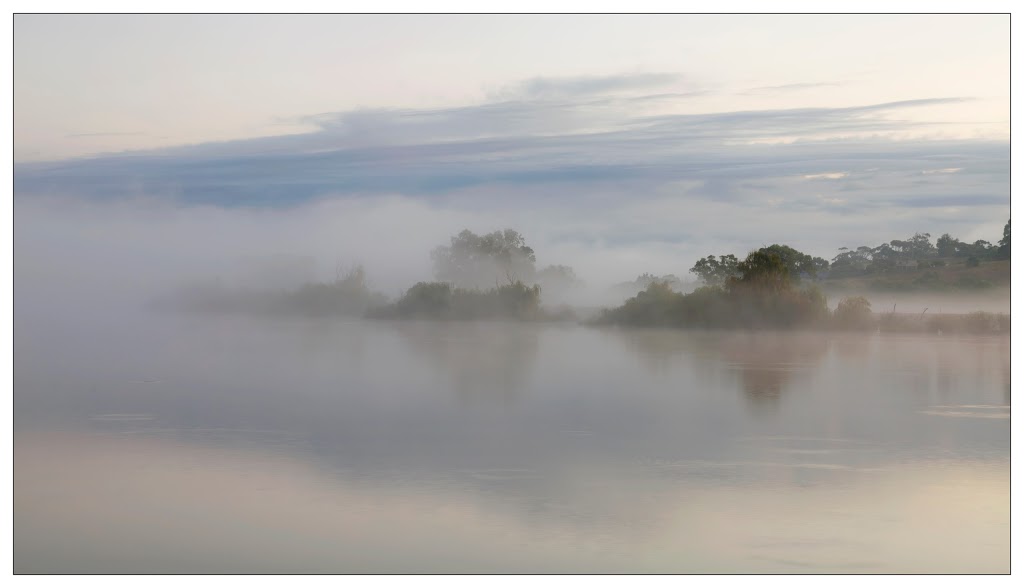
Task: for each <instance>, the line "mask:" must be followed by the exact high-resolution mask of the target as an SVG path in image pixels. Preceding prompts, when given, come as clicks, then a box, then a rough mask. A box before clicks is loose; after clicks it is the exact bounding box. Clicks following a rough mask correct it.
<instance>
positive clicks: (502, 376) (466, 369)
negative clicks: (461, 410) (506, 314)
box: [391, 322, 539, 406]
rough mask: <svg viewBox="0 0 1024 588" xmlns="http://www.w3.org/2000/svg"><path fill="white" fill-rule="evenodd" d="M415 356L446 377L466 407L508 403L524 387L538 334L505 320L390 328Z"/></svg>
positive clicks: (537, 342) (532, 360)
mask: <svg viewBox="0 0 1024 588" xmlns="http://www.w3.org/2000/svg"><path fill="white" fill-rule="evenodd" d="M391 326H392V327H393V328H394V331H395V332H396V333H399V334H400V335H401V337H402V339H403V340H404V341H405V343H407V344H408V345H409V347H410V348H411V349H412V350H413V351H414V352H415V353H416V355H417V356H419V357H423V358H426V359H427V360H428V361H429V362H430V363H431V365H433V366H434V367H435V368H436V369H438V370H440V371H441V372H443V373H444V374H446V375H447V377H448V378H449V381H450V386H451V390H452V391H453V392H454V393H455V395H456V397H457V398H458V400H459V402H460V403H462V404H464V405H474V404H478V403H489V402H498V403H500V404H502V405H506V406H507V405H510V404H513V403H514V402H516V400H517V399H518V397H519V396H520V395H521V394H522V393H523V391H524V390H525V389H526V385H527V381H528V379H529V374H530V372H531V370H532V368H533V364H534V362H535V360H536V358H537V349H538V345H539V339H538V331H537V329H536V328H535V327H534V326H532V325H523V324H518V323H506V322H457V323H452V324H450V325H446V326H445V327H444V328H439V326H438V324H436V323H431V322H416V323H404V324H403V323H398V324H395V325H391Z"/></svg>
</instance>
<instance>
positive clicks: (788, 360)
mask: <svg viewBox="0 0 1024 588" xmlns="http://www.w3.org/2000/svg"><path fill="white" fill-rule="evenodd" d="M716 352H717V353H718V355H719V356H720V357H721V358H722V359H723V360H724V361H726V362H728V363H729V365H730V367H731V368H732V369H735V370H737V371H739V373H740V382H741V385H742V388H743V393H744V397H745V398H746V400H747V404H748V406H749V407H750V408H751V409H752V410H753V411H754V413H756V414H764V413H772V412H774V411H776V410H777V409H778V406H779V401H780V399H781V398H782V395H783V393H784V392H785V391H786V390H787V389H788V386H789V384H790V383H791V381H792V380H793V378H795V377H799V376H801V375H806V374H808V373H810V372H811V371H812V370H814V369H815V368H816V367H817V366H818V365H819V364H820V363H821V361H822V360H823V359H824V357H825V354H826V353H827V352H828V339H827V338H826V337H825V336H824V335H822V334H819V333H790V334H783V333H745V334H742V333H737V334H731V335H729V336H725V337H723V338H722V339H721V340H720V342H719V344H718V346H717V347H716Z"/></svg>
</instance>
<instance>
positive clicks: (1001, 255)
mask: <svg viewBox="0 0 1024 588" xmlns="http://www.w3.org/2000/svg"><path fill="white" fill-rule="evenodd" d="M996 258H997V259H1010V219H1006V226H1004V227H1003V238H1002V239H1000V240H999V249H997V250H996Z"/></svg>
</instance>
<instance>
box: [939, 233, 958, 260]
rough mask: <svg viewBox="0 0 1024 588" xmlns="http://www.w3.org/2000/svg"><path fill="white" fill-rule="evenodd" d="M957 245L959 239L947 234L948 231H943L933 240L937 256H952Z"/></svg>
mask: <svg viewBox="0 0 1024 588" xmlns="http://www.w3.org/2000/svg"><path fill="white" fill-rule="evenodd" d="M959 245H961V243H960V240H959V239H954V238H953V237H951V236H950V235H949V233H943V235H942V236H941V237H939V238H938V240H937V241H935V246H936V249H937V250H938V254H939V257H953V256H954V255H956V251H957V246H959Z"/></svg>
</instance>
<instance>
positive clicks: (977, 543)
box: [15, 319, 1009, 572]
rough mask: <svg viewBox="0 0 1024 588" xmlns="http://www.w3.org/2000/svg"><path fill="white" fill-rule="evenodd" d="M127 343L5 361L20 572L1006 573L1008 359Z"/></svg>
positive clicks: (498, 340)
mask: <svg viewBox="0 0 1024 588" xmlns="http://www.w3.org/2000/svg"><path fill="white" fill-rule="evenodd" d="M132 328H133V329H134V330H133V331H132V332H131V333H130V336H123V337H122V336H121V335H120V334H119V333H118V332H117V331H116V330H107V331H103V330H96V331H95V333H96V336H95V338H94V339H93V340H91V341H89V344H88V345H84V346H83V345H82V342H80V341H79V342H76V341H70V340H68V339H62V338H60V337H59V336H57V334H54V335H53V336H52V337H49V338H48V339H49V341H50V342H51V343H52V344H48V345H31V346H27V345H25V344H24V343H19V341H18V340H17V339H16V341H15V346H16V353H17V354H18V355H17V357H18V379H17V380H16V381H15V385H16V387H15V415H16V420H17V423H18V437H17V439H16V447H15V451H16V457H17V460H16V466H17V470H16V476H15V480H16V491H15V494H16V503H15V516H16V522H17V524H16V539H15V541H16V544H17V547H18V550H17V560H16V566H17V568H18V569H19V570H21V571H30V570H41V569H46V570H49V571H66V570H72V571H75V570H77V571H121V572H125V571H169V570H170V571H193V572H199V571H243V572H258V571H307V572H312V571H370V572H376V571H391V572H401V571H419V572H425V571H446V572H471V571H518V572H524V571H563V572H565V571H579V572H586V571H589V572H600V571H675V572H681V571H682V572H697V571H708V572H714V571H719V572H722V571H933V572H935V571H951V570H960V571H963V570H989V571H999V570H1004V569H1005V568H1006V567H1007V565H1008V564H1007V562H1008V558H1007V557H1006V556H1005V553H1006V546H1007V544H1008V543H1007V539H1008V531H1007V530H1008V516H1006V511H1007V509H1008V496H1009V494H1008V484H1009V481H1008V452H1009V442H1008V439H1009V427H1008V419H1006V418H1001V417H998V415H1002V414H1007V413H1008V411H1007V410H1004V409H1003V408H1001V406H1000V405H1001V403H1002V404H1005V402H1004V400H1003V399H1004V398H1006V392H1005V383H1006V382H1007V380H1008V373H1009V367H1008V366H1009V358H1008V350H1007V348H1006V347H1005V346H1002V345H1001V344H1000V343H998V341H995V340H987V339H977V340H966V341H950V340H945V339H935V338H930V339H921V338H918V339H912V338H906V339H900V338H893V337H879V336H875V335H870V334H868V335H857V337H859V339H858V338H851V339H842V338H838V337H834V336H823V335H807V334H799V333H756V334H738V333H689V332H682V331H630V330H618V331H616V330H601V329H587V328H582V327H580V328H562V327H550V326H543V325H502V324H455V325H452V324H436V323H387V324H375V323H342V322H338V323H320V322H312V321H310V322H302V321H285V322H273V321H270V322H266V323H259V322H253V321H248V322H246V321H242V322H237V321H236V322H232V321H224V322H217V321H216V320H212V319H211V320H205V321H202V322H194V323H189V322H175V323H172V324H152V325H151V324H146V323H141V322H140V323H136V324H134V325H133V327H132ZM35 336H36V337H37V338H38V337H41V334H40V333H35ZM624 348H625V349H629V350H631V352H630V353H623V349H624ZM54 366H58V367H56V368H55V367H54ZM940 375H941V377H940ZM914 381H919V382H921V385H923V386H924V391H923V392H922V393H919V394H915V393H913V392H912V391H911V390H910V387H908V384H909V383H913V382H914ZM1007 400H1008V399H1007ZM951 407H952V408H951ZM979 407H980V408H979ZM751 408H753V410H750V409H751ZM1007 408H1008V407H1007ZM981 414H985V415H997V416H985V417H982V416H978V415H981ZM40 415H44V416H45V417H46V418H43V416H40ZM766 416H770V418H765V417H766ZM1004 531H1005V532H1004ZM918 534H923V535H926V536H928V537H929V538H930V540H929V541H927V542H925V543H923V544H922V543H920V542H918V544H914V542H913V541H912V540H911V538H912V537H913V536H915V535H918ZM879 537H881V539H880V538H879Z"/></svg>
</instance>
